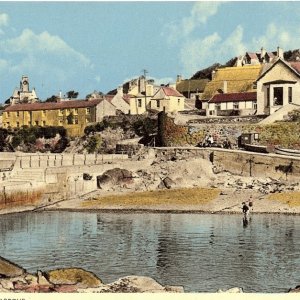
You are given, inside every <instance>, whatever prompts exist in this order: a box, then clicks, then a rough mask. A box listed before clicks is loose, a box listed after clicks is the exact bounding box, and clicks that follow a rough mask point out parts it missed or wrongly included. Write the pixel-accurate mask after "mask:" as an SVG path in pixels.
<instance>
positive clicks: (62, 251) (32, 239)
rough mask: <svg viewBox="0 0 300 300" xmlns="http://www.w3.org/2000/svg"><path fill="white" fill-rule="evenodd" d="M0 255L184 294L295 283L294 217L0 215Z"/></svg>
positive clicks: (299, 241)
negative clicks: (130, 278)
mask: <svg viewBox="0 0 300 300" xmlns="http://www.w3.org/2000/svg"><path fill="white" fill-rule="evenodd" d="M0 234H1V238H0V255H1V256H3V257H5V258H6V259H9V260H11V261H13V262H15V263H17V264H19V265H21V266H23V267H24V268H25V269H27V270H28V271H30V272H36V271H37V270H50V269H56V268H62V267H81V268H84V269H86V270H89V271H92V272H94V273H95V274H96V275H97V276H99V277H100V278H101V279H102V280H103V281H104V282H105V283H109V282H112V281H114V280H117V279H118V278H120V277H123V276H127V275H141V276H150V277H152V278H154V279H155V280H157V281H158V282H160V283H161V284H162V285H182V286H184V288H185V290H186V291H187V292H216V291H217V290H218V289H219V288H221V289H228V288H231V287H235V286H238V287H242V288H243V289H244V291H245V292H263V293H280V292H286V291H287V290H288V288H289V287H295V286H296V285H299V284H300V268H299V266H300V251H299V249H300V217H299V216H288V215H278V214H276V215H272V214H266V215H252V219H251V221H250V222H249V224H248V226H247V227H245V226H243V222H242V215H220V214H171V213H169V214H158V213H153V214H152V213H102V212H101V213H100V212H99V213H96V212H95V213H94V212H42V213H21V214H14V215H2V216H0Z"/></svg>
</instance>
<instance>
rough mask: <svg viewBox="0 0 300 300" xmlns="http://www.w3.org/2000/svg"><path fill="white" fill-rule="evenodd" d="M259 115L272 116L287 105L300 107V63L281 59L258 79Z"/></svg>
mask: <svg viewBox="0 0 300 300" xmlns="http://www.w3.org/2000/svg"><path fill="white" fill-rule="evenodd" d="M256 83H257V113H258V114H261V115H271V114H273V113H274V112H275V111H277V110H279V109H280V108H282V107H283V106H286V105H287V104H290V103H292V104H298V105H300V97H299V95H300V62H299V61H297V62H286V61H284V60H283V59H281V58H279V59H277V61H276V62H275V63H273V64H269V65H266V66H265V68H264V70H263V72H262V74H261V75H260V76H259V78H257V81H256Z"/></svg>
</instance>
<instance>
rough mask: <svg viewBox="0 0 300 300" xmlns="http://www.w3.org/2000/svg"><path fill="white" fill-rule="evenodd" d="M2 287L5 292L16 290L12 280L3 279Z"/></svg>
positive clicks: (1, 281)
mask: <svg viewBox="0 0 300 300" xmlns="http://www.w3.org/2000/svg"><path fill="white" fill-rule="evenodd" d="M0 285H1V286H2V288H4V289H5V290H13V289H14V284H13V282H12V280H10V279H1V280H0Z"/></svg>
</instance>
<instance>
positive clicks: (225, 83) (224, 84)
mask: <svg viewBox="0 0 300 300" xmlns="http://www.w3.org/2000/svg"><path fill="white" fill-rule="evenodd" d="M223 93H224V94H226V93H227V81H226V80H224V81H223Z"/></svg>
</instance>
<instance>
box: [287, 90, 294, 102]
mask: <svg viewBox="0 0 300 300" xmlns="http://www.w3.org/2000/svg"><path fill="white" fill-rule="evenodd" d="M288 99H289V103H292V102H293V89H292V87H291V86H289V89H288Z"/></svg>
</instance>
